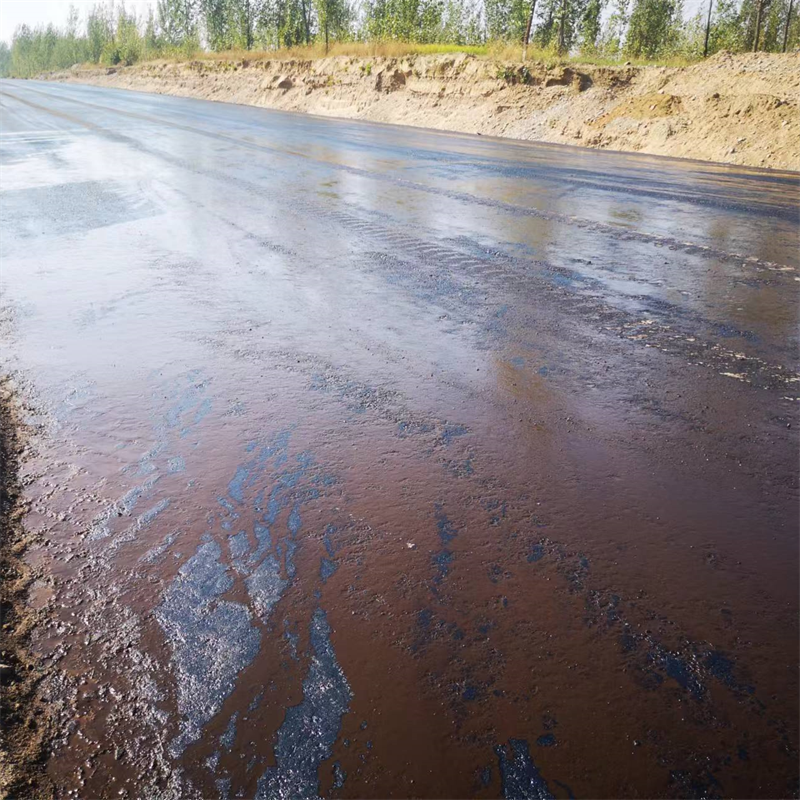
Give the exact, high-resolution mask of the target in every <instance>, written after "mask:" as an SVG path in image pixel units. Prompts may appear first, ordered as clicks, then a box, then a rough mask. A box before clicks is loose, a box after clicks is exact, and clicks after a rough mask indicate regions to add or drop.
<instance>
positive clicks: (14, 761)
mask: <svg viewBox="0 0 800 800" xmlns="http://www.w3.org/2000/svg"><path fill="white" fill-rule="evenodd" d="M26 433H27V429H26V426H25V425H24V423H23V422H22V414H21V407H20V404H19V398H18V394H17V391H16V388H15V386H14V383H13V381H12V380H11V379H10V378H9V377H7V376H0V621H1V622H2V645H0V684H2V693H0V716H2V721H3V725H2V729H0V797H14V798H17V800H28V798H37V800H38V799H39V798H42V799H44V798H51V797H53V795H54V790H53V786H52V784H51V783H50V781H49V780H48V778H47V776H46V775H45V764H46V761H47V757H48V755H49V752H50V746H49V745H50V741H51V740H52V738H53V731H54V724H53V715H52V714H51V713H50V712H49V710H48V708H47V706H46V705H45V704H44V703H43V702H42V701H41V699H39V696H38V689H39V685H40V683H41V681H42V679H43V678H44V676H45V671H44V669H43V668H42V666H41V665H40V664H38V663H37V660H36V659H35V657H34V656H33V655H32V654H31V653H30V652H29V649H28V645H29V642H30V637H31V634H32V632H33V629H34V628H35V626H36V624H37V621H38V617H39V615H38V614H37V613H36V612H34V611H32V610H31V609H30V608H29V606H28V593H29V589H30V586H31V583H32V580H33V573H32V570H31V568H30V567H29V566H28V564H27V563H26V562H25V559H24V556H25V551H26V550H27V548H28V546H29V545H30V542H31V539H32V536H31V535H30V533H29V532H28V531H26V529H25V526H24V524H23V521H24V517H25V513H26V510H27V508H26V503H25V500H24V498H23V493H22V484H21V481H20V466H21V464H22V461H23V459H24V454H25V441H26Z"/></svg>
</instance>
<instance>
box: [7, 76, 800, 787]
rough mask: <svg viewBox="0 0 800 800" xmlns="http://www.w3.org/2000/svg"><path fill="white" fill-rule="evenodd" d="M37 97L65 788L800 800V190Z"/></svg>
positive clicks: (34, 119) (28, 239) (331, 126)
mask: <svg viewBox="0 0 800 800" xmlns="http://www.w3.org/2000/svg"><path fill="white" fill-rule="evenodd" d="M0 112H1V114H2V117H1V119H2V123H1V125H0V151H1V155H2V160H1V163H2V175H1V176H0V177H1V179H2V180H1V191H0V203H1V210H2V241H1V242H0V256H1V257H2V290H3V296H2V304H1V306H0V336H2V341H3V347H2V356H1V359H2V368H3V370H4V371H6V372H10V373H13V375H14V376H15V378H16V381H17V383H18V385H19V387H20V391H21V393H22V395H23V398H24V399H25V401H26V402H27V403H28V405H29V407H30V409H31V420H30V421H31V422H32V423H34V424H35V425H36V426H37V431H38V432H37V434H36V435H35V437H34V439H33V448H34V451H35V452H34V455H33V456H32V458H31V459H30V460H29V461H28V462H27V465H26V475H25V478H26V493H27V496H28V499H29V501H30V512H29V514H28V517H27V525H28V527H29V528H30V529H31V530H32V531H35V532H36V533H37V534H38V545H37V546H36V547H35V548H34V549H33V550H32V551H31V552H30V553H29V557H30V561H31V563H32V564H33V566H34V567H35V569H36V570H37V575H38V576H39V577H38V580H37V582H36V584H35V586H34V588H33V591H32V595H31V602H32V604H34V605H35V606H36V607H37V608H44V609H46V610H47V615H48V619H49V620H50V623H49V625H47V626H45V627H44V628H42V629H40V630H39V632H38V633H37V635H36V638H35V642H34V645H35V648H36V652H37V653H38V654H39V655H40V657H41V658H42V660H43V662H44V663H47V664H50V665H52V667H53V670H52V675H51V677H50V678H49V679H48V680H47V681H46V683H45V685H44V688H43V691H44V692H45V693H46V694H47V696H48V698H49V699H50V701H51V702H52V704H53V707H54V708H55V709H57V710H58V713H59V715H60V720H61V735H60V737H59V739H58V740H57V742H56V743H55V745H54V753H53V757H52V759H51V761H50V763H49V767H48V770H49V774H50V776H51V777H52V778H53V779H54V781H55V783H56V785H57V786H58V789H59V793H60V796H62V797H75V796H78V797H85V798H111V797H114V798H117V797H131V798H132V797H148V798H217V797H219V798H236V797H247V798H253V797H257V798H310V797H317V796H321V797H330V798H378V797H387V798H388V797H395V798H405V797H420V798H497V797H505V798H569V797H578V798H600V797H603V798H605V797H619V798H622V797H624V798H627V797H679V798H714V797H741V798H776V797H795V796H797V793H798V537H797V533H798V492H797V452H798V441H797V430H798V426H797V424H796V420H797V413H796V408H797V401H798V395H800V382H798V375H797V369H798V358H797V356H798V330H797V310H798V289H799V288H800V271H798V269H799V268H800V259H799V258H798V248H797V225H798V212H799V211H800V205H799V203H798V191H799V190H800V176H798V175H796V174H789V173H779V172H767V171H756V170H750V171H748V170H744V169H740V168H731V167H722V166H715V165H710V164H705V163H700V162H681V161H672V160H668V159H658V158H653V157H643V156H636V155H620V154H615V153H602V152H597V151H588V150H582V149H577V148H575V149H573V148H567V147H559V146H552V145H536V144H530V143H524V144H523V143H516V142H511V141H501V140H489V139H481V138H478V137H470V136H462V135H448V134H443V133H435V132H429V131H421V130H413V129H406V128H400V127H390V126H380V125H370V124H360V123H353V122H342V121H335V120H328V119H319V118H314V117H308V116H300V115H290V114H281V113H275V112H270V111H265V110H260V109H254V108H246V107H239V106H233V105H223V104H214V103H207V102H202V101H196V100H186V99H176V98H168V97H160V96H150V95H144V94H138V93H126V92H121V91H110V90H101V89H97V88H90V87H80V86H74V85H71V86H61V85H53V84H46V83H37V82H30V81H26V82H12V81H2V82H0Z"/></svg>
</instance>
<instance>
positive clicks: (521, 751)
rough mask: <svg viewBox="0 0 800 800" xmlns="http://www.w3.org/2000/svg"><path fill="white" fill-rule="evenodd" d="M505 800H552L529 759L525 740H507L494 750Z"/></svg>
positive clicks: (528, 749) (528, 748)
mask: <svg viewBox="0 0 800 800" xmlns="http://www.w3.org/2000/svg"><path fill="white" fill-rule="evenodd" d="M495 753H496V754H497V761H498V766H499V769H500V778H501V781H502V789H503V797H504V798H505V800H554V798H555V796H554V795H553V794H552V793H551V792H550V789H549V787H548V785H547V781H545V779H544V778H543V777H542V775H541V773H540V772H539V770H538V768H537V767H536V764H534V763H533V759H532V758H531V752H530V747H529V746H528V742H527V740H526V739H509V740H508V744H504V745H498V746H497V747H496V748H495Z"/></svg>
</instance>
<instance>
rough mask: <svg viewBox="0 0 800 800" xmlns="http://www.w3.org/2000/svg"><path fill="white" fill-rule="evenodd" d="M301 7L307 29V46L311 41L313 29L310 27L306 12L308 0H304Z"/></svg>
mask: <svg viewBox="0 0 800 800" xmlns="http://www.w3.org/2000/svg"><path fill="white" fill-rule="evenodd" d="M301 8H302V11H303V25H304V26H305V29H306V46H307V45H308V44H309V42H310V41H311V30H310V29H309V27H308V13H307V12H306V0H302V3H301Z"/></svg>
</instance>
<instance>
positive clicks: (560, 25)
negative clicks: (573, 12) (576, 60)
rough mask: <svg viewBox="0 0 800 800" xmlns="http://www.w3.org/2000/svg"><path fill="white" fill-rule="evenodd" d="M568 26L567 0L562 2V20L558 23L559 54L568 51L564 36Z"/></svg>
mask: <svg viewBox="0 0 800 800" xmlns="http://www.w3.org/2000/svg"><path fill="white" fill-rule="evenodd" d="M566 24H567V0H561V18H560V19H559V21H558V52H559V53H563V52H564V50H566V42H565V40H564V35H565V32H566Z"/></svg>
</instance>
